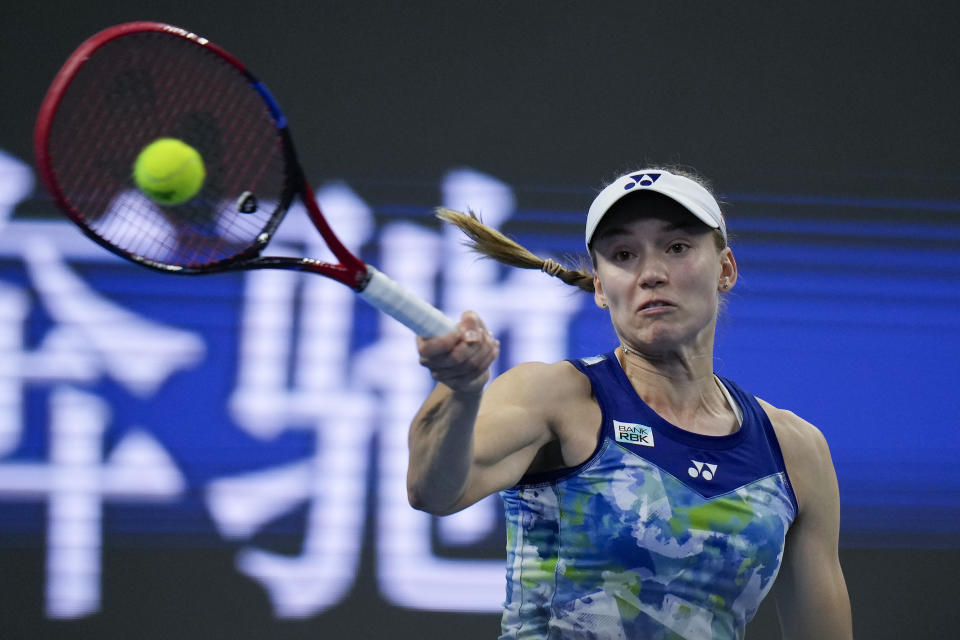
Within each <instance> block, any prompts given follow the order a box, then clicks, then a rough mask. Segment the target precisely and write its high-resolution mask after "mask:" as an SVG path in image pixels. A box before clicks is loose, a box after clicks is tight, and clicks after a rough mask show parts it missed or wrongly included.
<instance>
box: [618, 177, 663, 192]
mask: <svg viewBox="0 0 960 640" xmlns="http://www.w3.org/2000/svg"><path fill="white" fill-rule="evenodd" d="M659 177H660V174H659V173H635V174H633V175H632V176H630V179H631V180H633V182H632V183H629V182H628V183H627V184H625V185H623V189H624V191H626V190H628V189H633V188H634V187H635V186H637V185H640V186H641V187H649V186H650V185H652V184H653V183H654V182H656V181H657V178H659Z"/></svg>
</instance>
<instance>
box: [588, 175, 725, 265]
mask: <svg viewBox="0 0 960 640" xmlns="http://www.w3.org/2000/svg"><path fill="white" fill-rule="evenodd" d="M635 191H655V192H657V193H660V194H662V195H665V196H667V197H668V198H670V199H671V200H673V201H674V202H676V203H677V204H679V205H681V206H682V207H683V208H684V209H686V210H687V211H689V212H690V213H692V214H693V215H695V216H696V217H697V218H698V219H699V220H701V221H702V222H703V223H704V224H705V225H707V226H708V227H710V228H711V229H719V230H720V233H721V234H723V238H724V240H726V239H727V225H726V223H725V222H724V219H723V214H722V213H721V212H720V205H718V204H717V201H716V199H714V197H713V195H711V193H710V192H709V191H707V190H706V189H705V188H704V187H703V186H702V185H701V184H699V183H698V182H696V181H694V180H691V179H690V178H687V177H685V176H680V175H676V174H673V173H670V172H669V171H663V170H659V169H651V170H641V171H631V172H630V173H628V174H625V175H623V176H620V177H619V178H617V179H616V180H614V181H613V182H611V183H610V184H608V185H607V186H606V187H605V188H604V189H603V191H601V192H600V194H599V195H597V197H596V198H595V199H594V201H593V203H592V204H591V205H590V211H589V212H588V213H587V226H586V235H585V239H586V243H587V248H588V249H589V247H590V240H591V239H592V238H593V233H594V232H595V231H596V230H597V227H598V226H599V225H600V221H601V220H602V219H603V216H604V215H606V213H607V211H609V210H610V207H612V206H613V205H614V204H615V203H616V202H617V201H618V200H620V198H622V197H624V196H626V195H628V194H630V193H632V192H635Z"/></svg>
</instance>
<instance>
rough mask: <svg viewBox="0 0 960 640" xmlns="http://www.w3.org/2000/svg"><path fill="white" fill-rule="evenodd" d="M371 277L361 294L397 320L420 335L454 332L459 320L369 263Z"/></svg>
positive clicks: (425, 336)
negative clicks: (446, 314)
mask: <svg viewBox="0 0 960 640" xmlns="http://www.w3.org/2000/svg"><path fill="white" fill-rule="evenodd" d="M367 273H368V274H369V276H370V278H369V279H368V281H367V285H366V286H365V287H364V288H363V290H361V291H360V297H361V298H363V299H364V300H366V301H367V302H369V303H370V304H372V305H373V306H375V307H376V308H377V309H379V310H380V311H383V312H384V313H385V314H387V315H388V316H391V317H393V318H395V319H397V320H398V321H399V322H400V323H402V324H404V325H405V326H407V327H408V328H410V329H411V330H412V331H413V332H414V333H416V334H417V335H418V336H422V337H424V338H434V337H436V336H442V335H443V334H445V333H450V332H451V331H453V330H454V329H456V328H457V325H456V323H455V322H454V321H453V320H451V319H450V318H448V317H447V316H445V315H443V313H442V312H441V311H440V310H439V309H437V308H436V307H434V306H433V305H432V304H430V303H429V302H426V301H425V300H423V299H422V298H420V297H418V296H416V295H414V294H413V293H410V292H409V291H407V290H406V289H404V288H403V287H401V286H400V285H399V284H397V283H396V282H394V281H393V280H391V279H390V278H389V277H387V276H386V275H384V274H383V272H381V271H379V270H377V269H375V268H373V267H371V266H370V265H367Z"/></svg>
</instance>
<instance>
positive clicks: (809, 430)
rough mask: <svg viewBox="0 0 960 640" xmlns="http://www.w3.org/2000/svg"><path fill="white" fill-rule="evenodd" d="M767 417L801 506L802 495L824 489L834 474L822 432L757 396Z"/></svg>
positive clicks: (793, 414)
mask: <svg viewBox="0 0 960 640" xmlns="http://www.w3.org/2000/svg"><path fill="white" fill-rule="evenodd" d="M757 401H758V402H759V403H760V406H761V407H762V408H763V410H764V411H765V412H766V414H767V417H769V418H770V423H771V424H772V425H773V431H774V433H776V434H777V441H778V443H779V444H780V452H781V453H782V454H783V461H784V463H785V464H786V466H787V475H788V476H789V477H790V480H791V482H792V484H793V486H794V490H795V491H796V493H797V500H798V501H799V502H800V505H801V509H802V508H803V503H804V501H805V500H804V498H808V497H809V496H810V495H811V494H816V493H819V492H820V491H822V490H824V488H825V487H823V486H822V484H823V482H824V481H825V480H829V479H830V478H834V481H833V482H834V483H835V482H836V481H835V478H836V472H835V471H834V468H833V460H832V459H831V457H830V448H829V446H828V445H827V439H826V437H824V435H823V432H822V431H820V429H818V428H817V427H815V426H814V425H812V424H810V423H809V422H807V421H806V420H804V419H803V418H801V417H800V416H798V415H797V414H795V413H793V412H792V411H788V410H786V409H778V408H777V407H775V406H773V405H772V404H770V403H769V402H766V401H764V400H761V399H760V398H757Z"/></svg>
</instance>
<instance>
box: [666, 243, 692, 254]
mask: <svg viewBox="0 0 960 640" xmlns="http://www.w3.org/2000/svg"><path fill="white" fill-rule="evenodd" d="M689 248H690V245H688V244H686V243H683V242H674V243H673V244H671V245H670V248H669V249H667V252H668V253H683V252H684V251H686V250H687V249H689Z"/></svg>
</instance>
